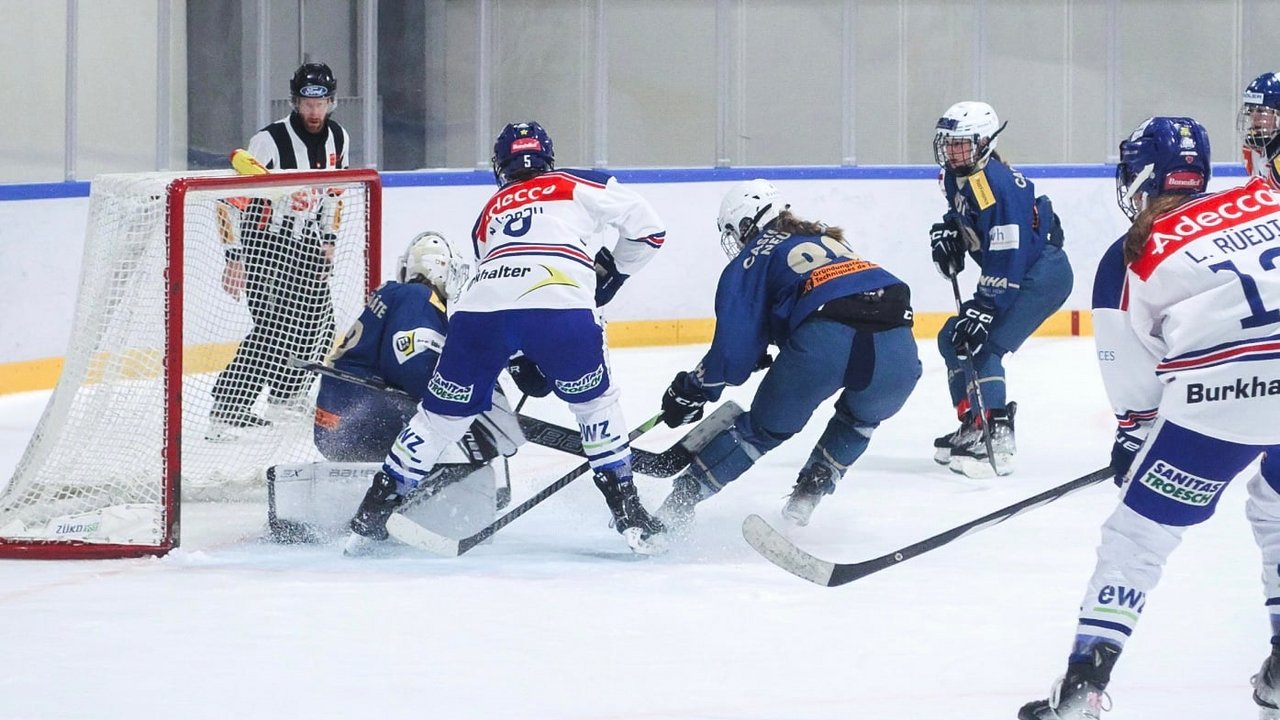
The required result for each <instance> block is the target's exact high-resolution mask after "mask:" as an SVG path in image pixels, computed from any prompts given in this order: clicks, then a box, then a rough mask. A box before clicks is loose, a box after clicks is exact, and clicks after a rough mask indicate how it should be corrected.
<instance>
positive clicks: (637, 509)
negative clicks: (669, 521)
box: [595, 469, 666, 555]
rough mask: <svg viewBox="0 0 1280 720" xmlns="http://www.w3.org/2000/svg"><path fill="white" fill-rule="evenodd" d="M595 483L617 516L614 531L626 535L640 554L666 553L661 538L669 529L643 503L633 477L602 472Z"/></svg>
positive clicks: (614, 520) (635, 550)
mask: <svg viewBox="0 0 1280 720" xmlns="http://www.w3.org/2000/svg"><path fill="white" fill-rule="evenodd" d="M595 483H596V487H598V488H600V492H601V493H602V494H603V495H604V501H605V503H606V504H608V505H609V511H610V512H612V513H613V528H614V529H615V530H617V531H618V532H619V533H621V534H622V537H623V538H624V539H626V541H627V544H628V545H630V546H631V550H632V551H633V552H636V553H638V554H640V555H655V554H657V553H660V552H662V550H663V548H662V546H661V541H660V540H659V538H660V537H661V535H662V533H663V532H665V531H666V527H664V526H663V524H662V523H661V522H658V519H657V518H655V517H653V516H652V515H650V514H649V511H648V510H645V509H644V505H642V504H640V496H639V495H638V494H636V486H635V483H633V482H631V476H630V474H625V475H624V474H621V473H620V472H619V471H618V470H614V469H606V470H600V471H598V472H596V475H595Z"/></svg>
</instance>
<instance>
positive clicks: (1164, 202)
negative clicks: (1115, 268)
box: [1124, 193, 1195, 267]
mask: <svg viewBox="0 0 1280 720" xmlns="http://www.w3.org/2000/svg"><path fill="white" fill-rule="evenodd" d="M1194 197H1195V196H1194V195H1191V194H1188V193H1165V194H1163V195H1161V196H1159V197H1157V198H1156V199H1155V200H1152V201H1151V204H1150V205H1148V206H1147V207H1146V208H1144V209H1143V211H1142V212H1140V213H1138V217H1136V218H1134V219H1133V225H1131V226H1129V232H1127V233H1125V236H1124V264H1125V267H1128V266H1129V265H1130V264H1131V263H1132V262H1133V261H1134V260H1137V259H1138V256H1140V255H1142V249H1143V248H1144V247H1146V246H1147V238H1149V237H1151V226H1152V225H1153V224H1155V221H1156V218H1158V217H1160V216H1161V215H1164V214H1165V213H1167V212H1169V211H1171V210H1173V209H1174V208H1176V207H1178V206H1180V205H1183V204H1184V203H1188V202H1191V200H1192V199H1194Z"/></svg>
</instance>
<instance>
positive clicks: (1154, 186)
mask: <svg viewBox="0 0 1280 720" xmlns="http://www.w3.org/2000/svg"><path fill="white" fill-rule="evenodd" d="M1210 168H1211V166H1210V156H1209V138H1208V134H1207V133H1206V132H1205V130H1204V128H1203V127H1202V126H1201V125H1200V124H1199V123H1198V122H1196V121H1195V120H1193V119H1191V118H1185V117H1154V118H1150V119H1148V120H1146V121H1144V122H1143V123H1141V124H1140V125H1139V126H1138V127H1137V128H1136V129H1135V130H1134V131H1133V133H1131V134H1130V136H1129V137H1128V138H1127V139H1126V140H1124V141H1123V142H1121V144H1120V164H1119V166H1118V167H1117V169H1116V191H1117V200H1118V201H1119V204H1120V208H1121V209H1122V210H1123V211H1124V212H1125V214H1126V215H1128V216H1129V217H1130V219H1133V220H1134V227H1133V228H1132V229H1131V230H1130V232H1129V233H1127V234H1126V236H1125V237H1122V238H1121V239H1120V240H1118V241H1117V242H1116V243H1115V244H1113V245H1112V246H1111V247H1110V248H1109V249H1108V250H1107V252H1106V253H1105V254H1104V255H1103V258H1102V260H1101V262H1100V263H1099V267H1098V272H1097V275H1096V277H1095V280H1094V294H1093V295H1094V297H1093V305H1094V329H1095V333H1096V335H1097V344H1098V358H1099V361H1100V363H1101V366H1102V373H1103V380H1104V384H1105V386H1106V389H1107V394H1108V396H1109V397H1110V399H1111V403H1112V405H1113V407H1114V408H1115V411H1116V417H1117V419H1118V423H1119V427H1118V431H1117V434H1116V441H1115V444H1114V447H1113V449H1112V454H1111V458H1112V469H1113V471H1114V472H1115V473H1116V479H1117V482H1118V483H1120V484H1121V486H1122V487H1123V496H1122V501H1121V504H1120V506H1119V507H1117V508H1116V510H1115V511H1114V512H1113V513H1112V514H1111V516H1110V517H1108V518H1107V520H1106V521H1105V522H1104V524H1103V526H1102V543H1101V544H1100V546H1099V547H1098V553H1097V555H1098V560H1097V565H1096V567H1095V569H1094V573H1093V576H1092V577H1091V578H1090V580H1089V584H1088V587H1087V589H1086V591H1085V597H1084V600H1083V601H1082V602H1081V605H1080V614H1079V619H1078V625H1077V628H1076V637H1075V642H1074V644H1073V647H1072V651H1071V654H1070V657H1069V658H1068V663H1067V671H1066V674H1065V675H1064V676H1063V677H1062V678H1060V679H1059V680H1058V681H1056V683H1055V685H1054V688H1053V690H1052V692H1051V693H1050V696H1049V698H1048V699H1046V700H1037V701H1034V702H1031V703H1028V704H1027V705H1025V706H1023V707H1022V709H1021V710H1020V711H1019V713H1018V717H1019V719H1020V720H1095V719H1096V718H1098V717H1099V716H1100V715H1101V713H1102V712H1103V711H1104V710H1107V709H1109V708H1110V704H1109V700H1108V698H1107V695H1106V689H1107V686H1108V684H1109V682H1110V679H1111V672H1112V669H1113V667H1114V665H1115V663H1116V661H1117V659H1118V658H1119V656H1120V654H1121V652H1122V648H1123V647H1124V645H1125V643H1126V641H1127V640H1128V638H1129V637H1130V636H1131V635H1132V633H1133V630H1134V629H1135V627H1136V625H1137V623H1138V620H1139V619H1140V618H1141V616H1142V612H1143V609H1144V608H1145V605H1146V600H1147V596H1148V595H1149V593H1150V592H1151V591H1152V590H1153V589H1154V588H1155V586H1156V583H1157V582H1158V581H1159V579H1160V576H1161V574H1162V571H1163V567H1164V564H1165V561H1166V559H1167V558H1168V557H1169V555H1170V554H1171V553H1172V552H1173V550H1174V549H1175V548H1176V547H1177V546H1178V544H1179V543H1180V542H1181V539H1182V535H1183V534H1184V533H1185V532H1186V530H1187V528H1188V527H1190V526H1192V525H1195V524H1198V523H1201V522H1204V521H1205V520H1207V519H1208V518H1209V517H1210V516H1211V515H1212V513H1213V511H1214V508H1215V507H1216V504H1217V502H1218V498H1219V497H1220V496H1221V492H1222V490H1223V489H1224V488H1225V487H1226V485H1227V483H1228V482H1229V481H1230V480H1231V479H1232V478H1233V477H1235V476H1236V475H1238V474H1239V473H1240V471H1241V470H1243V469H1244V468H1245V467H1246V466H1247V465H1249V464H1250V463H1252V462H1253V461H1254V460H1255V459H1256V458H1257V457H1258V455H1260V454H1264V453H1265V454H1264V457H1263V461H1262V464H1261V469H1260V471H1259V472H1258V473H1256V474H1255V475H1254V477H1253V478H1252V479H1251V480H1250V482H1249V500H1248V504H1247V515H1248V517H1249V521H1250V523H1251V524H1252V526H1253V530H1254V536H1255V538H1256V540H1257V542H1258V545H1259V546H1260V548H1261V549H1262V560H1263V563H1262V565H1263V581H1264V588H1265V591H1266V594H1267V598H1268V599H1267V605H1268V607H1270V608H1272V612H1273V613H1275V614H1273V615H1272V653H1271V655H1270V656H1269V657H1268V658H1267V660H1266V661H1265V662H1264V664H1263V667H1262V670H1261V671H1260V672H1259V673H1258V674H1257V675H1256V676H1254V678H1253V686H1254V700H1255V701H1256V702H1257V704H1258V706H1259V708H1260V715H1259V717H1261V718H1262V719H1263V720H1278V719H1280V708H1278V707H1277V703H1278V702H1280V575H1277V566H1278V564H1280V493H1278V492H1277V489H1280V462H1276V460H1275V458H1277V457H1280V456H1277V455H1276V454H1275V452H1274V451H1275V449H1276V446H1275V445H1274V443H1275V441H1276V440H1277V439H1280V435H1278V434H1277V432H1276V431H1275V430H1274V424H1273V423H1270V422H1269V420H1270V418H1271V417H1272V416H1273V414H1274V412H1275V410H1274V408H1273V406H1274V404H1275V403H1274V402H1271V401H1269V400H1268V397H1269V396H1268V395H1267V394H1266V393H1259V391H1257V390H1256V389H1255V388H1254V387H1253V385H1254V384H1258V385H1265V383H1261V382H1258V383H1254V381H1255V380H1256V379H1257V378H1258V377H1259V376H1262V375H1265V376H1266V377H1274V369H1273V368H1275V367H1276V360H1275V359H1274V353H1270V354H1268V353H1267V352H1266V351H1265V348H1266V347H1268V346H1273V345H1274V344H1275V342H1276V340H1275V333H1276V328H1277V325H1280V312H1274V311H1273V313H1272V315H1273V316H1274V317H1272V316H1268V314H1267V313H1266V312H1265V311H1263V312H1261V313H1259V312H1258V308H1260V307H1261V308H1266V307H1271V306H1274V305H1275V304H1276V302H1277V300H1280V285H1277V284H1276V283H1275V281H1273V280H1272V279H1271V278H1269V277H1268V276H1267V274H1266V273H1261V274H1256V273H1255V271H1254V270H1252V267H1253V266H1254V265H1256V264H1257V263H1258V262H1259V261H1261V262H1262V264H1263V265H1264V269H1265V265H1266V262H1267V261H1266V260H1265V258H1267V257H1274V256H1276V255H1280V248H1277V244H1280V233H1276V232H1275V231H1274V230H1273V228H1274V227H1275V224H1276V222H1277V221H1276V220H1275V218H1276V217H1278V216H1280V212H1277V210H1276V207H1277V206H1280V197H1277V196H1276V194H1275V193H1273V192H1271V191H1270V190H1268V189H1267V188H1266V186H1265V184H1264V183H1262V181H1260V180H1254V181H1253V184H1252V185H1251V186H1246V188H1241V189H1237V190H1233V191H1228V192H1227V193H1220V194H1218V195H1213V196H1204V195H1203V193H1204V190H1205V188H1206V186H1207V184H1208V181H1209V177H1210ZM1200 197H1204V201H1203V202H1198V201H1197V198H1200ZM1259 199H1261V202H1259ZM1187 203H1191V204H1187ZM1184 204H1187V205H1186V208H1187V209H1186V210H1185V214H1184V211H1183V209H1182V208H1181V206H1182V205H1184ZM1215 213H1216V214H1215ZM1188 217H1194V218H1196V219H1197V221H1204V222H1205V223H1206V226H1205V228H1204V229H1197V226H1196V225H1195V224H1194V223H1191V222H1189V221H1188V220H1187V218H1188ZM1187 233H1190V234H1189V235H1187ZM1184 235H1185V237H1184ZM1148 237H1153V238H1156V239H1154V240H1148ZM1232 238H1245V239H1244V240H1241V241H1240V242H1239V245H1240V247H1239V248H1236V247H1235V246H1233V245H1232V244H1231V239H1232ZM1224 248H1225V250H1224ZM1215 253H1217V255H1216V256H1215ZM1251 254H1252V255H1254V256H1255V257H1249V256H1250V255H1251ZM1224 258H1225V259H1224ZM1215 259H1216V260H1217V262H1214V260H1215ZM1237 263H1238V264H1237ZM1245 278H1248V280H1247V281H1246V279H1245ZM1255 305H1256V307H1255ZM1255 315H1257V316H1259V318H1255ZM1241 318H1243V320H1242V319H1241ZM1254 320H1259V321H1257V322H1255V321H1254ZM1268 336H1269V337H1268ZM1258 348H1262V350H1258ZM1174 367H1176V368H1177V372H1173V371H1171V368H1174ZM1246 378H1247V380H1246ZM1277 386H1278V387H1280V382H1277ZM1196 387H1211V388H1213V389H1214V390H1217V391H1219V392H1220V393H1221V395H1220V396H1219V397H1217V399H1216V400H1213V401H1211V402H1205V401H1204V399H1203V398H1199V399H1197V397H1196V395H1197V391H1196V390H1195V388H1196ZM1228 387H1229V388H1230V389H1231V391H1232V392H1231V396H1230V397H1225V395H1226V393H1224V392H1222V391H1221V388H1228ZM1237 387H1240V388H1243V391H1236V388H1237Z"/></svg>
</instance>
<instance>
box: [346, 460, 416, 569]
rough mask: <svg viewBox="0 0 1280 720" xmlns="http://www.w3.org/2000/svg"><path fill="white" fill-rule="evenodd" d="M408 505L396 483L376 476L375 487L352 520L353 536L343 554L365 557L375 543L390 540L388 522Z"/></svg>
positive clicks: (374, 478)
mask: <svg viewBox="0 0 1280 720" xmlns="http://www.w3.org/2000/svg"><path fill="white" fill-rule="evenodd" d="M402 503H404V496H402V495H400V494H399V492H397V490H396V481H395V480H393V479H392V478H391V476H390V475H388V474H386V473H385V472H383V471H381V470H379V471H378V472H377V474H375V475H374V476H373V484H372V485H370V486H369V490H368V492H366V493H365V494H364V500H361V501H360V507H359V508H358V509H357V510H356V516H355V517H353V518H351V535H350V536H349V537H348V538H347V544H346V547H345V548H343V553H344V554H346V555H364V554H367V553H368V551H369V550H370V549H371V548H372V547H373V546H374V543H375V542H381V541H383V540H386V539H387V537H388V535H387V518H389V517H391V513H393V512H395V510H396V508H398V507H400V505H401V504H402Z"/></svg>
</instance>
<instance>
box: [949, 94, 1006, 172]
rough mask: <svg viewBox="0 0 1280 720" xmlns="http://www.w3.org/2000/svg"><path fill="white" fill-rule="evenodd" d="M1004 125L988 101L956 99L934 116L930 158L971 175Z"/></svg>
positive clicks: (983, 161) (983, 163) (991, 149)
mask: <svg viewBox="0 0 1280 720" xmlns="http://www.w3.org/2000/svg"><path fill="white" fill-rule="evenodd" d="M1003 129H1004V126H1003V125H1001V124H1000V119H999V118H998V117H996V111H995V110H993V109H992V108H991V106H990V105H988V104H986V103H984V102H978V101H976V100H966V101H964V102H958V103H956V104H955V105H952V106H951V107H949V108H947V111H946V112H945V113H943V114H942V117H940V118H938V124H937V125H936V126H935V128H934V134H933V159H934V160H935V161H936V162H937V163H938V166H939V167H941V168H942V169H943V170H947V171H949V172H953V173H955V174H956V175H960V176H968V175H972V174H974V173H976V172H978V171H979V170H981V169H982V168H983V167H985V166H986V164H987V160H988V159H990V158H991V153H993V152H995V149H996V139H997V136H998V135H999V134H1000V131H1001V130H1003Z"/></svg>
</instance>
